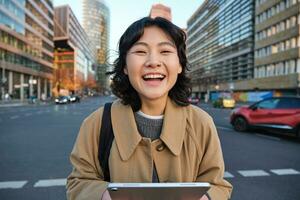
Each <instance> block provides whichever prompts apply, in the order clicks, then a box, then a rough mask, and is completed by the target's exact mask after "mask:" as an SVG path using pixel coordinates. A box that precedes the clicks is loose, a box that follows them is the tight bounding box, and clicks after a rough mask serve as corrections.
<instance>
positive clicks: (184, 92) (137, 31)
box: [107, 17, 191, 111]
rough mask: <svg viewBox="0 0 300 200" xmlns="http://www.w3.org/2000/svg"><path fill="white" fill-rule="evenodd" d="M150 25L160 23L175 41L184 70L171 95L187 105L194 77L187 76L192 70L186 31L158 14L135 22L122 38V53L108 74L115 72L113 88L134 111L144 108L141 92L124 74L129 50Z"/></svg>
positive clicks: (120, 42) (178, 103) (178, 101)
mask: <svg viewBox="0 0 300 200" xmlns="http://www.w3.org/2000/svg"><path fill="white" fill-rule="evenodd" d="M150 26H157V27H158V28H160V29H162V30H163V31H164V32H165V33H166V34H167V35H168V36H170V37H171V38H172V40H173V41H174V43H175V45H176V48H177V54H178V57H179V62H180V65H181V67H182V72H181V73H180V74H178V77H177V81H176V83H175V85H174V86H173V88H172V89H171V90H170V91H169V94H168V95H169V97H170V98H171V99H172V100H173V101H174V102H175V103H176V104H177V105H179V106H187V105H189V103H188V97H189V96H190V94H191V87H190V79H189V78H188V77H187V76H186V70H187V69H188V67H187V65H188V63H187V58H186V54H185V51H186V46H185V41H186V34H185V33H184V31H182V30H181V29H180V28H179V27H177V26H176V25H174V24H172V23H171V22H170V21H168V20H166V19H164V18H161V17H156V18H155V19H152V18H150V17H144V18H142V19H140V20H138V21H136V22H134V23H133V24H131V25H130V26H129V27H128V28H127V30H126V31H125V33H124V34H123V35H122V37H121V38H120V41H119V56H118V58H117V59H116V60H115V62H114V63H113V65H114V69H113V71H111V72H108V73H107V74H110V75H112V83H111V89H112V92H113V93H114V94H115V95H116V96H117V97H119V98H120V99H121V100H122V103H123V104H125V105H131V107H132V109H133V110H134V111H137V110H139V109H140V108H141V100H140V98H139V95H138V93H137V91H136V90H135V89H134V88H133V87H132V85H131V84H130V82H129V78H128V76H127V75H126V74H125V73H124V67H125V66H126V56H127V53H128V51H129V49H130V48H131V47H132V46H133V45H134V44H135V43H136V42H137V41H138V40H139V39H140V38H141V37H142V36H143V34H144V29H145V28H146V27H150Z"/></svg>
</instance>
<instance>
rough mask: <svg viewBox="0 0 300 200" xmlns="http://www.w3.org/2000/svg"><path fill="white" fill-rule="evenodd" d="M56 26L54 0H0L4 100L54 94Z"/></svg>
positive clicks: (0, 74)
mask: <svg viewBox="0 0 300 200" xmlns="http://www.w3.org/2000/svg"><path fill="white" fill-rule="evenodd" d="M53 26H54V23H53V3H52V1H51V0H35V1H33V0H0V84H1V85H0V86H1V90H0V96H1V99H8V98H12V99H18V100H26V99H27V98H29V97H32V96H34V97H37V98H39V99H40V98H42V99H44V98H47V97H50V96H51V88H52V80H53V73H54V67H53V47H54V45H53V35H54V32H53Z"/></svg>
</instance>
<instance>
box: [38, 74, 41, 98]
mask: <svg viewBox="0 0 300 200" xmlns="http://www.w3.org/2000/svg"><path fill="white" fill-rule="evenodd" d="M37 99H41V78H40V77H38V80H37Z"/></svg>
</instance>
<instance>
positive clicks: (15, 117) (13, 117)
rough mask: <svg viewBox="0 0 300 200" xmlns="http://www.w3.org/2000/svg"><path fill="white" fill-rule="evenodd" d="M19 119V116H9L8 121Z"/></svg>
mask: <svg viewBox="0 0 300 200" xmlns="http://www.w3.org/2000/svg"><path fill="white" fill-rule="evenodd" d="M18 118H19V115H14V116H11V117H10V119H18Z"/></svg>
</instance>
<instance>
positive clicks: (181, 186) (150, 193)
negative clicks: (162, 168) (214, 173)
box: [107, 182, 210, 200]
mask: <svg viewBox="0 0 300 200" xmlns="http://www.w3.org/2000/svg"><path fill="white" fill-rule="evenodd" d="M209 188H210V184H209V183H206V182H192V183H187V182H185V183H109V185H108V189H107V190H108V191H109V194H110V196H111V198H112V200H122V199H124V200H125V199H126V200H127V199H128V200H129V199H130V200H150V199H151V200H154V199H155V200H156V199H160V200H183V199H184V200H198V199H200V198H201V197H202V196H203V195H204V194H205V193H206V192H207V190H208V189H209Z"/></svg>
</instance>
